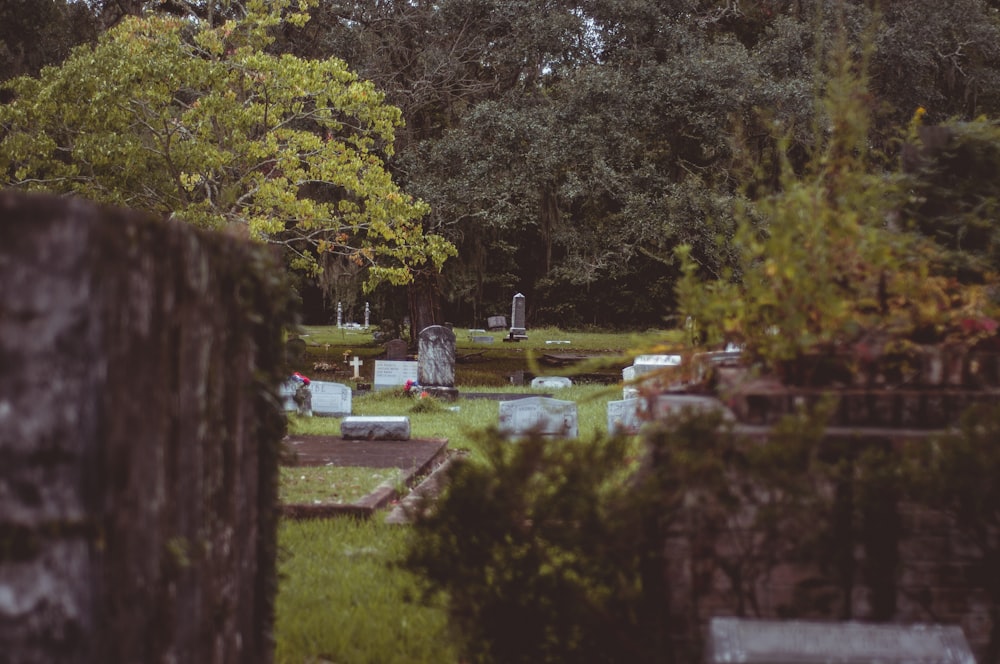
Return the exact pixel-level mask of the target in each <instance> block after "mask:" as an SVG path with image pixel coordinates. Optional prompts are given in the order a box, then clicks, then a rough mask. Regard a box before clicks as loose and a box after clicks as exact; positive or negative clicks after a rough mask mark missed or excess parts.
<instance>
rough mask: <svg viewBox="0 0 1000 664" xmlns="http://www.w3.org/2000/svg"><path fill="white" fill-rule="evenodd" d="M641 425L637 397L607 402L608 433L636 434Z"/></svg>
mask: <svg viewBox="0 0 1000 664" xmlns="http://www.w3.org/2000/svg"><path fill="white" fill-rule="evenodd" d="M641 426H642V419H640V417H639V399H623V400H621V401H609V402H608V433H610V434H612V435H614V434H619V433H621V434H629V435H631V434H636V433H639V427H641Z"/></svg>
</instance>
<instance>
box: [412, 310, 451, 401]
mask: <svg viewBox="0 0 1000 664" xmlns="http://www.w3.org/2000/svg"><path fill="white" fill-rule="evenodd" d="M417 342H418V344H419V346H418V351H417V382H418V383H420V386H421V388H422V389H423V391H425V392H427V393H428V394H430V395H431V396H436V397H442V398H446V399H454V398H455V397H456V396H457V395H458V390H456V389H455V333H454V332H453V331H452V330H451V329H449V328H447V327H445V326H443V325H430V326H428V327H425V328H424V329H423V330H421V331H420V335H419V336H418V337H417Z"/></svg>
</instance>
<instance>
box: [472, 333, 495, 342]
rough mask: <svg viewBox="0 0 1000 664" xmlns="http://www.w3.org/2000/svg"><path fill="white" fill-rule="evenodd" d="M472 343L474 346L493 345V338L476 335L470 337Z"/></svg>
mask: <svg viewBox="0 0 1000 664" xmlns="http://www.w3.org/2000/svg"><path fill="white" fill-rule="evenodd" d="M472 343H474V344H491V343H493V337H491V336H488V335H477V336H474V337H472Z"/></svg>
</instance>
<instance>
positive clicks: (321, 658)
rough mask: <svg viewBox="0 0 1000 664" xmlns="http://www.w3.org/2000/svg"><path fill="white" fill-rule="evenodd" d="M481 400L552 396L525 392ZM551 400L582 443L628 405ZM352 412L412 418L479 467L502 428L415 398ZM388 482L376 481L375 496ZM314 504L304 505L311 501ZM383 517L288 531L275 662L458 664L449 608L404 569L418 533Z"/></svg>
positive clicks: (582, 396)
mask: <svg viewBox="0 0 1000 664" xmlns="http://www.w3.org/2000/svg"><path fill="white" fill-rule="evenodd" d="M471 389H472V388H465V391H471ZM461 391H462V388H460V393H461ZM477 391H490V392H522V393H523V392H537V393H538V394H543V393H545V392H544V391H543V390H531V389H530V388H525V387H504V388H488V389H487V388H477ZM549 393H550V394H552V396H553V397H554V398H558V399H566V400H571V401H576V402H577V404H578V416H579V431H580V436H581V437H585V436H592V435H594V434H595V433H596V432H602V431H604V430H605V428H606V407H605V404H606V402H607V401H608V400H609V399H618V398H620V395H621V388H620V386H613V387H609V386H601V385H574V386H573V387H569V388H565V389H561V390H555V391H550V392H549ZM353 411H354V414H356V415H401V414H402V415H407V416H408V417H409V418H410V426H411V431H412V435H413V437H414V438H446V439H448V441H449V443H448V448H449V450H453V451H457V450H462V451H464V452H466V453H467V454H468V455H469V456H470V457H471V459H472V460H476V459H477V458H478V457H479V455H480V451H479V449H478V448H477V444H476V442H475V440H476V435H477V433H478V432H480V431H482V430H484V429H487V428H490V427H495V426H496V424H497V422H498V419H499V405H498V402H497V401H494V400H489V399H462V398H460V399H459V400H458V401H455V402H444V401H438V400H436V399H419V398H415V397H408V396H405V395H403V393H402V392H401V391H397V390H386V391H383V392H376V393H371V394H367V395H359V396H358V397H356V398H355V400H354V402H353ZM289 431H290V432H291V433H295V434H322V435H336V434H337V433H338V432H339V420H338V419H336V418H320V417H313V418H302V417H295V416H292V417H290V418H289ZM358 470H359V469H352V470H351V471H347V472H353V471H358ZM371 470H373V469H360V472H361V474H362V475H363V474H364V473H365V472H367V471H371ZM338 472H339V471H336V470H333V471H331V473H330V475H329V476H328V478H332V479H329V481H330V482H331V483H334V484H337V483H338V482H341V481H343V480H340V479H337V473H338ZM347 476H348V475H347V473H345V475H344V477H347ZM379 483H380V482H378V481H374V478H372V483H371V484H370V488H372V489H373V488H374V487H375V486H377V485H378V484H379ZM312 499H313V497H312V496H309V495H305V496H303V497H302V500H303V502H305V501H309V500H312ZM384 517H385V513H384V512H379V513H377V514H376V515H375V516H373V517H372V518H371V519H370V520H362V521H359V520H356V519H353V518H348V517H339V518H335V519H323V520H312V521H308V520H307V521H292V520H287V521H283V522H282V523H281V526H280V529H279V550H280V554H279V574H280V583H279V591H278V595H277V599H276V623H275V640H276V653H275V656H276V662H278V663H279V664H291V663H293V662H294V663H296V664H299V663H302V662H314V663H317V664H318V663H320V662H350V663H352V664H355V663H368V662H371V663H375V662H378V663H380V664H388V663H392V662H399V663H404V662H406V663H413V662H436V663H444V664H449V663H457V662H458V661H459V659H458V654H457V651H456V648H455V646H454V644H453V641H452V639H451V636H450V634H449V625H448V620H447V613H446V611H445V608H444V605H443V604H441V603H438V604H428V603H427V602H425V601H423V600H422V599H421V595H420V592H419V580H418V579H417V578H415V577H414V576H413V575H412V574H411V573H410V572H408V571H406V570H404V569H402V568H401V567H398V566H397V565H396V562H398V561H400V560H401V559H402V558H403V556H404V555H405V552H406V548H407V542H408V538H409V535H410V529H409V528H408V527H406V526H400V525H387V524H385V523H383V520H384Z"/></svg>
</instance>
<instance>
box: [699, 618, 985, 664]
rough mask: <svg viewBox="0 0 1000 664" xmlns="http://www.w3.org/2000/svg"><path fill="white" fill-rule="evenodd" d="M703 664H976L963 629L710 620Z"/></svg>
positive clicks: (738, 619)
mask: <svg viewBox="0 0 1000 664" xmlns="http://www.w3.org/2000/svg"><path fill="white" fill-rule="evenodd" d="M705 661H706V662H707V664H722V663H723V662H726V663H729V662H743V663H745V664H772V663H774V662H787V663H789V664H792V663H794V664H813V663H815V664H820V663H826V662H836V663H837V664H869V663H873V662H878V663H879V664H903V663H904V662H905V663H907V664H911V663H914V664H975V661H976V660H975V658H974V657H973V656H972V651H971V650H970V648H969V644H968V642H967V641H966V639H965V634H964V633H963V632H962V629H961V628H960V627H957V626H945V625H889V624H872V623H859V622H840V623H821V622H806V621H801V620H789V621H779V620H749V619H744V618H713V619H712V621H711V623H710V625H709V633H708V640H707V643H706V649H705Z"/></svg>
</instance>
